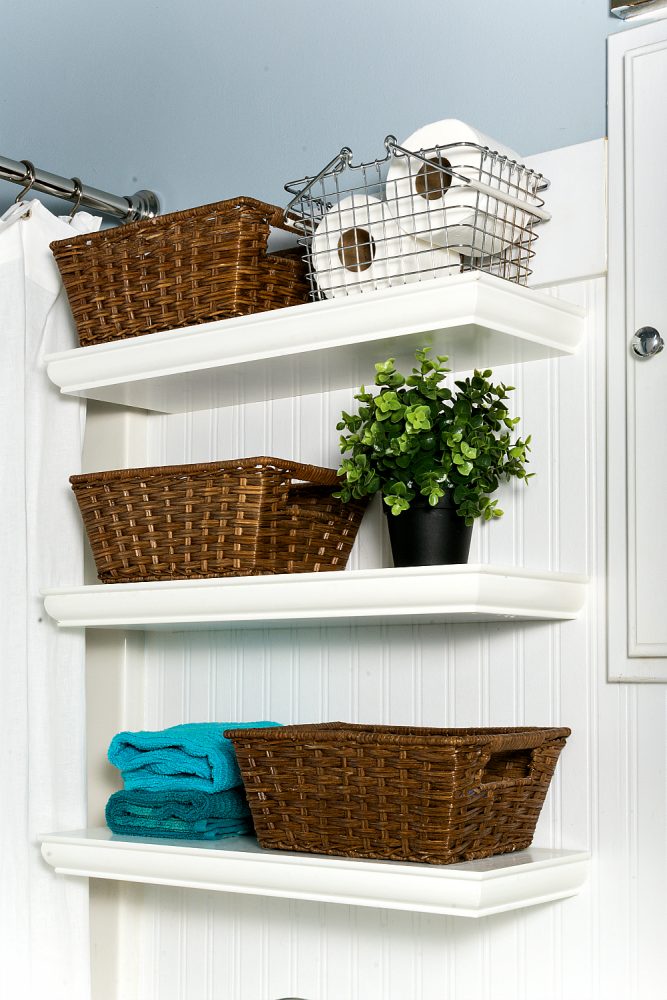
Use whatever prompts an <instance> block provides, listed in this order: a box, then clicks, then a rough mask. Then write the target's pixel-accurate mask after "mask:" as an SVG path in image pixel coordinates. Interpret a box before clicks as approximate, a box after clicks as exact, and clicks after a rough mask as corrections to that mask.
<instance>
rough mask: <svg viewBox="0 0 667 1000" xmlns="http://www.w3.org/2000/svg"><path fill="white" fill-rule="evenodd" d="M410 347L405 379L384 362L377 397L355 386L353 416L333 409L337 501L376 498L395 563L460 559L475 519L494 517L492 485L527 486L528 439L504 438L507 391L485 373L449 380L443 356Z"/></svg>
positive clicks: (497, 513) (378, 370)
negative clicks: (338, 458)
mask: <svg viewBox="0 0 667 1000" xmlns="http://www.w3.org/2000/svg"><path fill="white" fill-rule="evenodd" d="M429 353H430V349H429V348H427V347H424V348H420V349H419V350H417V351H416V354H415V357H416V359H417V362H418V366H417V367H415V368H413V370H412V374H411V375H409V376H408V377H407V378H406V377H405V376H404V375H402V374H401V373H400V372H399V371H397V370H396V366H395V363H394V359H393V358H390V359H389V360H388V361H385V362H382V363H380V364H377V365H376V366H375V385H376V386H378V387H379V392H377V393H375V394H373V393H372V392H367V391H366V389H365V388H364V386H362V387H361V389H360V391H359V392H358V393H357V394H356V395H355V397H354V398H355V399H356V400H358V402H359V407H358V411H357V412H356V413H353V414H350V413H345V412H343V414H342V417H341V420H340V422H339V423H338V424H337V429H338V430H340V431H344V432H345V433H343V434H342V435H341V438H340V448H341V452H343V454H344V455H345V456H346V457H344V458H343V461H342V464H341V467H340V469H339V470H338V471H339V475H340V476H341V478H342V486H341V489H340V490H339V491H338V492H337V493H336V494H335V495H336V496H338V497H339V498H340V499H341V500H343V501H350V500H353V499H361V498H362V497H368V496H371V495H372V494H374V493H377V492H381V493H382V498H383V509H384V512H385V514H387V515H388V524H389V534H390V539H391V543H392V551H393V555H394V565H396V566H425V565H434V564H439V563H464V562H467V559H468V552H469V549H470V538H471V535H472V526H473V524H474V522H475V520H476V519H477V518H480V517H481V518H484V519H485V520H486V521H490V520H491V519H492V518H496V517H501V516H502V513H503V512H502V510H501V509H500V508H499V507H498V500H497V499H492V495H493V494H494V493H495V492H496V490H497V489H498V487H499V486H500V483H501V481H504V480H509V479H512V478H517V479H523V480H527V479H528V478H529V476H530V475H531V474H530V473H527V472H526V468H525V466H526V463H527V461H528V459H527V457H526V456H527V452H528V451H529V450H530V448H529V445H530V437H527V438H526V439H525V440H521V438H519V437H513V432H514V429H515V427H516V425H517V424H518V423H519V417H512V416H510V413H509V410H508V407H507V400H508V396H509V393H510V392H512V390H513V387H512V386H507V385H504V384H503V383H501V382H499V383H497V384H493V383H492V382H491V381H489V380H490V378H491V375H492V372H491V370H490V369H486V370H484V371H477V370H476V371H475V372H474V374H473V375H472V376H471V377H468V378H465V379H462V380H460V381H457V382H455V383H454V386H455V388H454V389H450V388H449V387H448V386H446V385H445V384H444V380H445V378H446V376H447V374H448V373H449V371H450V369H449V368H445V366H444V365H445V362H446V361H447V357H445V356H440V355H438V356H437V358H436V360H432V359H431V358H430V357H429Z"/></svg>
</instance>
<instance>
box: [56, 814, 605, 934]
mask: <svg viewBox="0 0 667 1000" xmlns="http://www.w3.org/2000/svg"><path fill="white" fill-rule="evenodd" d="M40 840H41V844H42V855H43V857H44V859H45V860H46V861H47V862H48V864H50V865H51V866H52V867H53V868H54V869H55V871H56V872H57V873H60V874H62V875H78V876H85V877H89V878H102V879H114V880H119V881H124V882H142V883H149V884H153V885H170V886H180V887H185V888H191V889H207V890H214V891H219V892H230V893H243V894H249V895H256V896H274V897H278V898H281V899H297V900H313V901H318V902H327V903H344V904H348V905H353V906H371V907H379V908H382V909H390V910H408V911H414V912H421V913H436V914H443V915H450V916H458V917H485V916H490V915H492V914H495V913H503V912H506V911H508V910H515V909H520V908H522V907H527V906H534V905H536V904H538V903H546V902H550V901H553V900H558V899H564V898H566V897H568V896H574V895H576V894H577V893H578V892H579V891H580V890H581V888H582V886H583V885H584V883H585V881H586V879H587V877H588V874H589V869H590V854H589V853H588V852H585V851H559V850H550V849H545V848H532V847H531V848H529V849H528V850H526V851H519V852H517V853H516V854H506V855H498V856H497V857H494V858H486V859H484V860H483V861H470V862H465V863H462V864H456V865H447V866H441V865H421V864H414V863H407V862H394V861H366V860H363V859H357V858H337V857H336V858H333V857H328V856H324V855H316V854H291V853H290V852H287V851H264V850H262V849H261V848H260V847H259V846H258V845H257V842H256V841H255V840H254V839H253V838H251V837H236V838H230V839H229V840H221V841H217V842H215V843H214V844H213V843H212V844H206V845H205V846H203V845H202V842H201V841H198V842H197V841H164V840H163V841H159V840H157V839H151V840H148V839H143V838H137V837H128V838H119V837H116V836H114V835H113V834H111V832H110V831H109V830H107V829H106V828H99V829H91V830H80V831H74V832H72V833H62V834H48V835H44V836H43V837H41V838H40Z"/></svg>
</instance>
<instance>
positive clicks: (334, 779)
mask: <svg viewBox="0 0 667 1000" xmlns="http://www.w3.org/2000/svg"><path fill="white" fill-rule="evenodd" d="M225 735H226V736H228V737H229V739H231V740H232V741H233V743H234V747H235V750H236V754H237V757H238V761H239V765H240V768H241V773H242V775H243V781H244V784H245V788H246V793H247V796H248V801H249V803H250V808H251V810H252V815H253V820H254V824H255V829H256V831H257V837H258V840H259V843H260V845H261V846H262V847H266V848H274V849H280V850H288V851H305V852H309V853H313V854H332V855H338V856H343V857H356V858H380V859H390V860H403V861H418V862H426V863H430V864H452V863H453V862H456V861H471V860H474V859H476V858H486V857H490V856H491V855H494V854H506V853H508V852H510V851H518V850H522V849H524V848H526V847H528V846H529V845H530V843H531V841H532V839H533V834H534V831H535V825H536V823H537V819H538V816H539V814H540V809H541V808H542V804H543V802H544V798H545V796H546V793H547V790H548V788H549V782H550V781H551V777H552V774H553V771H554V768H555V767H556V763H557V761H558V756H559V754H560V751H561V749H562V748H563V746H564V745H565V740H566V738H567V737H568V736H569V735H570V730H569V729H567V728H559V729H555V728H548V729H539V728H528V727H524V728H513V729H426V728H411V727H390V726H362V725H353V724H348V723H341V722H332V723H325V724H322V725H303V726H285V727H283V728H280V729H272V730H267V729H244V730H230V731H228V732H227V733H225Z"/></svg>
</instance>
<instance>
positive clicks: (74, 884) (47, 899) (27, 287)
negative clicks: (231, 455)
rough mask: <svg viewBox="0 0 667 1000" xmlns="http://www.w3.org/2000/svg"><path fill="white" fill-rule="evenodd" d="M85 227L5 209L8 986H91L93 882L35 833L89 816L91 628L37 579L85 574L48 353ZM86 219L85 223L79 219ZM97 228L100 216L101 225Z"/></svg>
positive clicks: (66, 341) (51, 993) (76, 431)
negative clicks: (61, 266)
mask: <svg viewBox="0 0 667 1000" xmlns="http://www.w3.org/2000/svg"><path fill="white" fill-rule="evenodd" d="M73 228H74V227H70V225H69V224H68V223H67V222H66V221H63V220H61V219H58V218H56V217H55V216H54V215H52V214H51V213H50V212H49V211H48V210H47V209H46V208H45V207H44V206H43V205H41V203H39V202H38V201H31V202H29V203H22V204H20V205H17V206H13V208H12V209H11V210H10V211H9V212H8V213H6V214H5V216H4V217H3V218H2V220H0V345H1V347H0V350H1V356H2V364H1V366H0V419H1V420H2V425H1V427H0V477H1V481H2V489H1V493H0V497H1V505H0V622H1V623H2V627H1V633H0V634H1V636H2V646H1V650H0V679H1V687H0V747H1V751H2V753H1V756H0V789H1V792H0V794H1V798H0V997H2V998H7V1000H11V998H17V1000H19V998H24V997H25V998H30V1000H33V998H34V1000H37V998H44V1000H46V998H48V1000H87V998H88V997H89V995H90V987H89V978H90V976H89V941H88V884H87V880H85V879H74V878H67V877H63V876H60V875H56V874H55V873H54V872H53V869H51V868H49V867H48V866H47V865H46V863H45V862H44V861H43V860H42V857H41V854H40V848H39V842H38V837H39V834H41V833H48V832H53V831H56V830H71V829H80V828H81V827H84V826H85V825H86V823H85V820H86V808H85V689H84V637H83V634H82V633H80V632H72V631H68V630H64V631H58V629H57V628H56V626H55V625H54V624H53V623H52V622H51V621H50V620H49V619H48V618H47V616H46V615H45V613H44V611H43V606H42V600H41V598H40V590H42V589H43V588H46V587H56V586H68V585H76V584H79V583H82V582H83V580H82V540H81V530H80V523H79V519H78V513H77V511H76V509H75V507H74V505H73V503H72V498H71V496H70V492H71V491H70V489H69V484H68V476H69V475H71V474H72V473H75V472H77V471H79V469H80V461H81V443H82V420H81V404H80V403H79V401H78V400H75V399H70V398H66V397H61V396H60V394H59V393H58V391H57V390H56V389H55V387H54V386H53V385H51V383H50V382H49V380H48V378H47V375H46V371H45V368H44V364H43V359H44V355H45V354H47V353H50V352H53V351H59V350H67V349H69V348H71V347H75V346H76V337H75V334H74V329H73V323H72V318H71V314H70V312H69V307H68V305H67V302H66V299H65V294H64V291H63V290H62V286H61V283H60V277H59V274H58V270H57V267H56V265H55V262H54V260H53V257H52V254H51V252H50V250H49V242H50V241H52V240H56V239H63V238H65V237H67V236H71V235H72V231H73ZM77 228H79V227H77ZM91 228H96V227H91Z"/></svg>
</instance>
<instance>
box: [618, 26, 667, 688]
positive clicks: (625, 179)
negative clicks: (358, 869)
mask: <svg viewBox="0 0 667 1000" xmlns="http://www.w3.org/2000/svg"><path fill="white" fill-rule="evenodd" d="M609 73H610V80H609V96H610V102H609V103H610V107H609V143H610V232H609V236H610V243H609V286H610V291H609V305H610V308H609V332H610V336H609V421H608V430H609V442H608V445H609V447H608V454H609V482H608V491H609V526H608V558H609V615H610V624H609V674H610V678H611V679H616V680H622V679H635V680H667V514H666V513H665V503H664V498H665V496H667V352H665V351H663V352H662V353H657V354H655V355H653V356H651V357H648V358H644V359H641V358H638V357H637V356H636V355H635V354H634V353H633V351H632V350H631V347H630V342H631V339H632V336H633V334H634V333H635V331H637V330H639V329H640V328H641V327H646V326H650V327H654V328H656V329H657V330H658V331H659V333H661V335H662V337H663V338H667V186H666V185H665V172H666V169H667V119H666V118H665V115H664V112H663V110H662V108H661V104H662V96H661V95H663V94H664V93H665V92H667V25H666V24H665V22H661V23H659V24H656V25H650V26H649V27H646V28H640V29H636V30H633V31H629V32H626V33H624V34H623V35H621V36H620V37H614V38H612V39H611V40H610V59H609Z"/></svg>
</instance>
